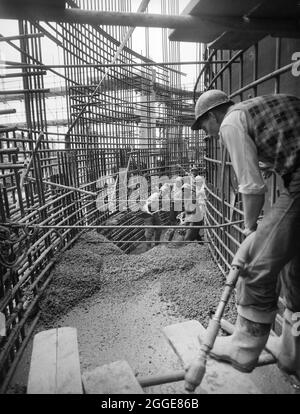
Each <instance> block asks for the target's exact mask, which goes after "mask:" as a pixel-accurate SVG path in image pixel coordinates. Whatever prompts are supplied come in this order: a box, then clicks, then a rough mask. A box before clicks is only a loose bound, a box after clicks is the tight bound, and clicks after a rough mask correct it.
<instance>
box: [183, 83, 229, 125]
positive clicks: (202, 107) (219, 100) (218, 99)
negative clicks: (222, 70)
mask: <svg viewBox="0 0 300 414" xmlns="http://www.w3.org/2000/svg"><path fill="white" fill-rule="evenodd" d="M225 103H231V104H233V103H234V102H233V101H232V100H231V99H229V98H228V96H227V95H226V93H225V92H223V91H220V90H219V89H211V90H209V91H206V92H203V93H202V95H201V96H200V97H199V98H198V100H197V102H196V106H195V119H196V121H195V122H194V123H193V125H192V126H191V129H192V130H193V131H195V130H197V129H200V120H201V118H202V117H203V115H205V114H206V113H207V112H208V111H210V110H211V109H214V108H216V107H218V106H220V105H222V104H225Z"/></svg>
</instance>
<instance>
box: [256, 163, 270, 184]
mask: <svg viewBox="0 0 300 414" xmlns="http://www.w3.org/2000/svg"><path fill="white" fill-rule="evenodd" d="M258 165H259V169H260V170H261V173H262V176H263V178H264V179H265V180H266V179H268V178H270V177H271V175H272V174H273V169H272V166H270V165H269V164H267V163H265V162H262V161H259V163H258Z"/></svg>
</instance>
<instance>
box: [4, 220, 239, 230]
mask: <svg viewBox="0 0 300 414" xmlns="http://www.w3.org/2000/svg"><path fill="white" fill-rule="evenodd" d="M243 222H244V220H238V221H231V222H229V223H222V224H216V225H208V226H192V228H193V229H218V228H221V227H227V226H233V225H235V224H240V223H243ZM0 224H1V225H3V226H12V227H27V228H40V229H87V230H91V229H157V228H159V229H178V230H180V229H187V228H190V227H191V226H184V225H183V226H178V224H175V225H162V226H157V225H156V226H153V225H144V226H122V225H121V226H116V225H112V226H101V225H92V226H72V225H63V226H60V225H47V226H46V225H39V224H26V223H13V222H6V223H0Z"/></svg>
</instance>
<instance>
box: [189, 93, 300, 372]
mask: <svg viewBox="0 0 300 414" xmlns="http://www.w3.org/2000/svg"><path fill="white" fill-rule="evenodd" d="M195 115H196V121H195V122H194V124H193V125H192V129H193V130H198V129H203V130H204V131H205V133H206V134H207V135H208V136H214V137H219V138H220V140H221V142H222V143H223V144H224V145H225V147H226V148H227V150H228V152H229V154H230V158H231V162H232V165H233V168H234V171H235V173H236V176H237V180H238V184H239V187H238V188H239V192H240V193H241V194H242V199H243V209H244V223H245V229H244V234H245V236H247V235H249V234H250V233H251V232H254V231H255V236H254V239H253V244H252V245H251V248H250V250H249V258H248V261H247V263H246V266H245V267H244V269H243V273H242V275H241V277H240V278H239V281H238V284H237V305H238V307H237V312H238V316H237V321H236V325H235V330H234V333H233V334H232V335H230V336H228V337H223V336H222V337H218V338H217V340H216V342H215V345H214V347H213V349H212V351H211V356H212V357H214V358H217V359H220V360H224V361H228V362H230V363H231V364H232V365H233V366H234V367H235V368H237V369H239V370H241V371H244V372H251V371H252V370H253V369H254V368H255V366H256V365H257V361H258V357H259V355H260V353H261V351H262V350H263V348H264V346H265V345H266V342H267V340H268V337H269V333H270V329H271V326H272V324H273V322H274V320H275V316H276V312H277V302H278V296H279V293H280V289H279V286H280V284H279V283H278V282H279V275H280V272H282V273H281V276H282V277H281V282H282V292H283V299H284V303H285V306H286V308H285V311H284V314H283V326H282V335H281V337H280V338H279V340H277V341H276V344H275V346H276V351H275V354H276V357H277V359H278V366H279V367H280V368H281V369H283V370H284V371H286V372H288V373H289V374H295V375H297V376H298V377H299V378H300V329H299V315H300V314H299V312H300V254H299V252H300V99H299V98H298V97H296V96H291V95H286V94H277V95H265V96H258V97H255V98H251V99H248V100H245V101H243V102H240V103H237V104H234V103H233V102H232V101H231V100H230V99H229V98H228V96H227V95H226V94H225V93H224V92H222V91H220V90H209V91H206V92H204V93H203V94H202V95H201V96H200V98H199V99H198V101H197V103H196V107H195ZM259 161H260V162H262V163H264V168H265V169H266V167H268V168H271V169H273V170H274V171H275V172H276V173H277V174H278V175H280V176H281V178H282V180H283V185H284V189H283V190H282V191H281V193H280V196H279V197H278V199H277V200H276V203H275V204H274V205H273V206H272V207H271V210H270V211H269V212H268V213H267V214H265V216H264V217H263V219H262V221H261V222H260V223H259V224H258V226H257V220H258V217H259V215H260V213H261V211H262V208H263V205H264V199H265V192H266V191H267V190H266V184H265V182H264V180H263V177H262V173H261V171H260V168H259ZM297 324H298V325H297ZM270 340H271V338H270ZM273 342H274V341H273ZM273 345H274V344H273Z"/></svg>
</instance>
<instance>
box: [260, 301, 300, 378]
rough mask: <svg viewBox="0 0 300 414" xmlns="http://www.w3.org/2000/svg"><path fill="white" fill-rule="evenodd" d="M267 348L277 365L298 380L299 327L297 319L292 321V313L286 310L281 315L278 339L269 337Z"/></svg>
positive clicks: (299, 375) (299, 360)
mask: <svg viewBox="0 0 300 414" xmlns="http://www.w3.org/2000/svg"><path fill="white" fill-rule="evenodd" d="M267 348H268V349H269V350H270V352H271V353H272V354H273V355H274V356H275V358H276V359H277V365H278V367H279V368H280V369H282V370H283V371H284V372H286V373H288V374H292V375H295V376H296V377H297V378H298V379H299V380H300V327H299V318H298V319H297V318H295V319H294V320H293V312H292V311H290V310H289V309H286V310H285V311H284V314H283V324H282V333H281V336H280V337H278V336H277V337H276V336H270V338H269V340H268V342H267Z"/></svg>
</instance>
